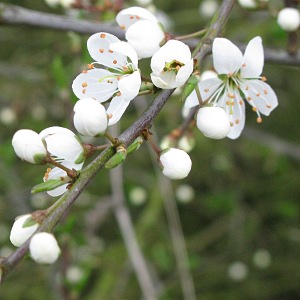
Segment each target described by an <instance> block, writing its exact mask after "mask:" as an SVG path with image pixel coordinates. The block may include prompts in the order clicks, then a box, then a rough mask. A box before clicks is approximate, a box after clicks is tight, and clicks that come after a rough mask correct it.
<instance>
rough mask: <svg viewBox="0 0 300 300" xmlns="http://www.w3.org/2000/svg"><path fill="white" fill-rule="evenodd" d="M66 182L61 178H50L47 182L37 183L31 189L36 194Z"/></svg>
mask: <svg viewBox="0 0 300 300" xmlns="http://www.w3.org/2000/svg"><path fill="white" fill-rule="evenodd" d="M64 184H66V182H65V181H63V180H61V179H49V180H47V181H45V182H42V183H40V184H37V185H35V186H34V187H33V188H32V189H31V193H32V194H35V193H40V192H46V191H52V190H54V189H56V188H58V187H60V186H62V185H64Z"/></svg>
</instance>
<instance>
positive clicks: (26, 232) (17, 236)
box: [10, 214, 39, 247]
mask: <svg viewBox="0 0 300 300" xmlns="http://www.w3.org/2000/svg"><path fill="white" fill-rule="evenodd" d="M29 218H31V215H30V214H27V215H23V216H21V217H19V218H17V219H16V220H15V223H14V225H13V227H12V229H11V232H10V241H11V243H12V244H13V245H14V246H16V247H20V246H21V245H22V244H23V243H24V242H25V241H26V240H27V239H28V238H29V237H31V235H32V234H33V233H34V232H35V231H36V229H37V228H38V226H39V224H37V223H36V224H34V225H32V226H28V227H25V228H24V227H23V225H24V223H25V222H26V221H27V220H28V219H29Z"/></svg>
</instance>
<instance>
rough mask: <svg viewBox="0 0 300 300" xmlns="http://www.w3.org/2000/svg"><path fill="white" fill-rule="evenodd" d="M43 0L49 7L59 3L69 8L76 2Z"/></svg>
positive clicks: (73, 0) (69, 0)
mask: <svg viewBox="0 0 300 300" xmlns="http://www.w3.org/2000/svg"><path fill="white" fill-rule="evenodd" d="M45 1H46V3H47V4H48V5H49V6H51V7H55V6H57V5H59V4H60V5H61V6H63V7H64V8H69V7H71V6H72V5H73V4H75V2H76V0H45Z"/></svg>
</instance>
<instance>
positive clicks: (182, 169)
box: [159, 148, 192, 179]
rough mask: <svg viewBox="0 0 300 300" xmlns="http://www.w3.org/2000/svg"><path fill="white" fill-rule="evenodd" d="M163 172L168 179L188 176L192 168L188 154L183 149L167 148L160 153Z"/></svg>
mask: <svg viewBox="0 0 300 300" xmlns="http://www.w3.org/2000/svg"><path fill="white" fill-rule="evenodd" d="M159 159H160V162H161V164H162V167H163V169H162V172H163V174H164V175H165V176H166V177H168V178H170V179H182V178H185V177H187V176H188V174H189V173H190V171H191V168H192V161H191V159H190V157H189V155H188V154H187V153H186V152H184V151H183V150H180V149H176V148H169V149H166V150H164V151H163V152H162V154H161V155H160V158H159Z"/></svg>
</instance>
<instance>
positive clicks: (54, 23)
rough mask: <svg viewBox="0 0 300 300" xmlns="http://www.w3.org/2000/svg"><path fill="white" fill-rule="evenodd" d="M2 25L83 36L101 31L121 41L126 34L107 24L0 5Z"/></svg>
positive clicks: (0, 21)
mask: <svg viewBox="0 0 300 300" xmlns="http://www.w3.org/2000/svg"><path fill="white" fill-rule="evenodd" d="M0 24H2V25H3V24H10V25H30V26H35V27H42V28H48V29H55V30H61V31H70V30H71V31H74V32H78V33H83V34H93V33H96V32H100V31H105V32H109V33H111V34H113V35H115V36H116V37H118V38H119V39H124V37H125V34H124V31H123V30H121V28H119V27H117V26H112V25H111V24H107V23H105V24H104V23H99V22H94V21H85V20H78V19H75V18H72V17H67V16H58V15H54V14H49V13H43V12H38V11H34V10H30V9H26V8H22V7H20V6H16V5H10V4H4V3H0Z"/></svg>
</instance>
